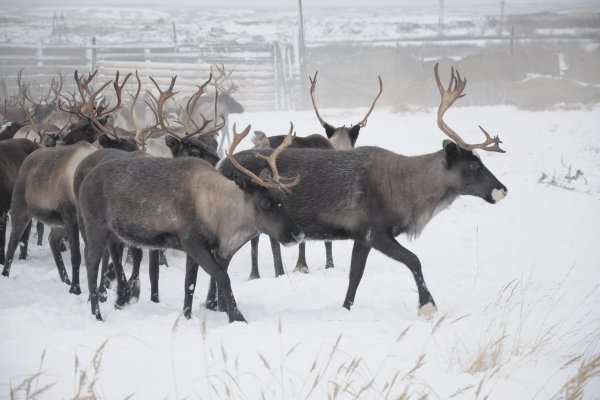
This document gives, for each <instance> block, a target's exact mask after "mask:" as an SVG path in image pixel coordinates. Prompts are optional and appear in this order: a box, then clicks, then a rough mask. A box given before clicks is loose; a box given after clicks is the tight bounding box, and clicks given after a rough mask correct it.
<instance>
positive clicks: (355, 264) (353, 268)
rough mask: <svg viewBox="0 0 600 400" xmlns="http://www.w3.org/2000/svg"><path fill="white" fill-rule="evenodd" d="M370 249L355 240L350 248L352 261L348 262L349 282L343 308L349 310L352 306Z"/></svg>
mask: <svg viewBox="0 0 600 400" xmlns="http://www.w3.org/2000/svg"><path fill="white" fill-rule="evenodd" d="M370 251H371V248H370V247H369V246H367V245H365V244H363V243H361V242H359V241H357V240H355V241H354V247H352V261H350V282H349V283H348V291H347V292H346V299H345V300H344V307H345V308H347V309H348V310H350V307H352V304H354V297H355V296H356V289H358V284H359V283H360V280H361V278H362V276H363V272H364V271H365V264H366V263H367V257H368V256H369V252H370Z"/></svg>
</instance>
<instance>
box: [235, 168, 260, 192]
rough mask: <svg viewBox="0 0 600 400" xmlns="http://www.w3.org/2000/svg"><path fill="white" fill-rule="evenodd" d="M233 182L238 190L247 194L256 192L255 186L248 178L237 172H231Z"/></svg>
mask: <svg viewBox="0 0 600 400" xmlns="http://www.w3.org/2000/svg"><path fill="white" fill-rule="evenodd" d="M233 181H234V182H235V184H236V185H238V187H239V188H240V189H242V190H243V191H244V192H247V193H254V191H255V190H256V184H255V183H254V182H252V181H251V180H250V179H248V177H247V176H246V175H244V174H242V173H241V172H239V171H234V172H233Z"/></svg>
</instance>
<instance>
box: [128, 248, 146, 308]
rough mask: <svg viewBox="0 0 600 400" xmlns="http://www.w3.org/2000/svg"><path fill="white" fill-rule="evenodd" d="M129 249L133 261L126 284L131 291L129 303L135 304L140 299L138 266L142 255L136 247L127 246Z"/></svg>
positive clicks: (140, 250)
mask: <svg viewBox="0 0 600 400" xmlns="http://www.w3.org/2000/svg"><path fill="white" fill-rule="evenodd" d="M129 248H130V249H131V257H132V259H133V270H132V271H131V276H130V277H129V282H128V284H129V290H130V291H131V300H130V303H131V301H133V302H135V303H137V301H138V300H139V299H140V264H141V263H142V258H143V256H144V253H143V252H142V249H140V248H138V247H133V246H129Z"/></svg>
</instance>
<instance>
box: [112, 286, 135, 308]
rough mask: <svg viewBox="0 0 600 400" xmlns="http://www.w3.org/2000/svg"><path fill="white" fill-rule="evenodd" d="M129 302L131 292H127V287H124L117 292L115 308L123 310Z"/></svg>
mask: <svg viewBox="0 0 600 400" xmlns="http://www.w3.org/2000/svg"><path fill="white" fill-rule="evenodd" d="M130 300H131V291H130V290H129V286H127V285H126V286H125V287H124V288H123V289H122V290H117V302H116V303H115V308H116V309H117V310H120V309H121V308H124V307H125V306H126V305H127V304H129V301H130Z"/></svg>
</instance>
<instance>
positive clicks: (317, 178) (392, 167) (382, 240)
mask: <svg viewBox="0 0 600 400" xmlns="http://www.w3.org/2000/svg"><path fill="white" fill-rule="evenodd" d="M451 74H452V77H451V78H450V84H449V86H448V89H447V90H445V89H444V87H443V86H442V84H441V82H440V79H439V75H438V67H437V65H436V67H435V78H436V82H437V85H438V88H439V91H440V94H441V97H442V100H441V103H440V106H439V109H438V113H437V122H438V126H439V128H440V129H441V130H442V131H443V132H444V133H445V134H446V135H448V137H450V138H451V139H452V140H445V141H444V143H443V149H442V150H440V151H437V152H435V153H431V154H424V155H420V156H413V157H407V156H403V155H400V154H396V153H393V152H391V151H388V150H384V149H381V148H377V147H360V148H357V149H355V150H352V151H331V150H316V149H315V150H313V149H289V150H287V151H285V152H283V153H282V154H281V155H280V156H279V159H278V167H279V170H280V171H281V173H282V174H289V173H291V172H292V171H293V172H294V173H297V174H299V175H300V176H301V177H302V180H301V181H300V183H299V184H298V185H297V186H296V187H295V188H294V191H293V192H292V193H290V194H289V195H288V197H287V205H288V208H289V210H290V215H291V216H292V218H293V219H294V221H296V223H297V224H298V225H299V226H300V227H301V228H302V229H303V231H304V232H305V234H306V238H307V239H317V240H324V239H327V240H336V239H351V240H354V248H353V250H352V260H351V265H350V282H349V285H348V291H347V293H346V298H345V299H344V303H343V306H344V307H345V308H347V309H350V307H351V306H352V305H353V303H354V298H355V295H356V290H357V288H358V285H359V283H360V280H361V278H362V275H363V272H364V269H365V264H366V261H367V256H368V255H369V252H370V251H371V249H372V248H374V249H377V250H379V251H380V252H382V253H383V254H385V255H387V256H389V257H391V258H393V259H394V260H396V261H399V262H401V263H403V264H405V265H406V266H407V267H408V268H409V269H410V271H411V272H412V274H413V277H414V279H415V282H416V285H417V289H418V293H419V313H420V314H424V315H426V316H428V315H431V314H432V313H433V312H435V311H436V309H437V308H436V305H435V302H434V300H433V297H432V296H431V294H430V292H429V290H428V289H427V285H426V284H425V279H424V277H423V273H422V271H421V262H420V261H419V259H418V258H417V256H416V255H415V254H413V253H412V252H410V251H409V250H407V249H406V248H405V247H403V246H402V245H400V244H399V243H398V242H397V241H396V239H395V237H396V236H398V235H400V234H402V233H405V234H407V235H408V236H413V237H414V236H418V235H419V234H420V233H421V232H422V230H423V229H424V228H425V226H426V225H427V223H428V222H429V221H430V220H431V218H433V217H434V216H435V215H436V214H437V213H438V212H440V211H441V210H443V209H444V208H446V207H447V206H449V205H450V204H451V203H452V202H453V201H454V200H455V199H456V198H457V197H459V196H461V195H471V196H477V197H480V198H482V199H484V200H485V201H487V202H488V203H491V204H494V203H497V202H498V201H500V200H501V199H503V198H504V197H505V195H506V193H507V189H506V187H505V186H504V185H503V184H502V183H501V182H500V181H498V179H497V178H496V177H495V176H494V175H493V174H492V173H491V172H490V171H489V170H488V169H487V168H486V167H485V166H484V165H483V163H482V161H481V159H480V158H479V157H478V156H477V155H476V154H475V153H474V152H473V150H475V149H482V150H485V151H493V152H504V150H502V149H501V148H500V143H501V142H500V139H499V138H498V137H494V138H492V137H490V136H489V135H488V133H487V132H486V131H485V130H483V128H481V130H482V131H483V133H484V134H485V136H486V140H485V141H484V142H483V143H481V144H476V145H471V144H468V143H466V142H465V141H464V140H463V139H462V138H461V137H460V136H459V135H458V134H457V133H456V132H455V131H454V130H452V129H451V128H450V127H449V126H448V125H447V124H446V123H445V121H444V120H443V116H444V113H445V112H446V111H447V110H448V108H450V107H451V106H452V104H453V103H454V102H455V101H456V100H457V99H458V98H460V97H461V96H462V92H463V90H464V88H465V85H466V79H462V78H461V76H460V75H459V73H458V72H456V73H455V72H454V70H452V73H451ZM260 153H261V154H265V153H268V151H264V152H262V151H261V152H260ZM236 159H237V160H238V162H239V163H240V164H241V165H243V166H245V167H246V168H248V169H249V170H251V171H258V170H260V169H261V168H263V167H264V162H262V160H261V159H260V158H258V157H256V151H252V150H251V151H244V152H241V153H238V154H236ZM220 168H221V170H222V172H223V173H224V174H225V176H228V177H231V176H232V174H233V171H235V169H234V168H233V165H232V163H231V162H228V161H226V162H224V163H222V164H221V165H220ZM209 294H211V295H212V297H211V298H208V299H207V304H212V303H213V302H214V301H215V298H214V291H211V290H209Z"/></svg>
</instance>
